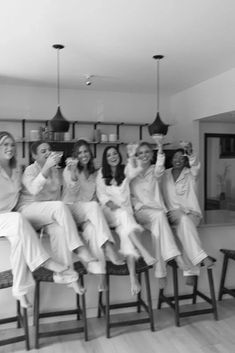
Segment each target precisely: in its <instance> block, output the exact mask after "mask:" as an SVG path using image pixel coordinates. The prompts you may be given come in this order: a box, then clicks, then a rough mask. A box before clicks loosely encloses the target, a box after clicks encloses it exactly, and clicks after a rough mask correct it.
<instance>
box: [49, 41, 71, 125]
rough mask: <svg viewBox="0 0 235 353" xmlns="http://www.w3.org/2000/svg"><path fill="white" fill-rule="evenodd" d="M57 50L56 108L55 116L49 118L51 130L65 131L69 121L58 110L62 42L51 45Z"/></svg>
mask: <svg viewBox="0 0 235 353" xmlns="http://www.w3.org/2000/svg"><path fill="white" fill-rule="evenodd" d="M52 47H53V48H54V49H56V50H57V100H58V108H57V111H56V114H55V116H54V117H53V118H52V119H51V120H50V126H51V130H52V131H54V132H67V131H68V130H69V122H68V121H67V120H66V119H65V117H64V116H63V114H62V113H61V110H60V65H59V51H60V50H61V49H63V48H64V46H63V45H62V44H54V45H53V46H52Z"/></svg>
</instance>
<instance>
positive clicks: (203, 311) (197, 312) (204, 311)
mask: <svg viewBox="0 0 235 353" xmlns="http://www.w3.org/2000/svg"><path fill="white" fill-rule="evenodd" d="M213 312H214V310H213V309H209V308H208V309H197V310H189V311H182V312H180V313H179V316H180V317H188V316H196V315H203V314H211V313H213Z"/></svg>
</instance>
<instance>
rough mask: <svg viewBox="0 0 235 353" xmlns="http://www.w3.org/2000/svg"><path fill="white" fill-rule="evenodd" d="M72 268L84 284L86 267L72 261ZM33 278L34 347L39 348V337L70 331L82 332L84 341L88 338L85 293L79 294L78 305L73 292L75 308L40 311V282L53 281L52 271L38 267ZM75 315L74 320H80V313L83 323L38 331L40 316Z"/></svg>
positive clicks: (63, 333) (69, 332)
mask: <svg viewBox="0 0 235 353" xmlns="http://www.w3.org/2000/svg"><path fill="white" fill-rule="evenodd" d="M74 270H75V271H76V272H77V273H78V275H79V277H80V280H81V284H82V285H84V280H83V276H84V275H85V274H87V271H86V269H85V268H84V266H83V265H82V263H81V262H79V261H78V262H76V263H74ZM34 279H35V282H36V287H35V297H34V325H35V348H36V349H38V348H39V338H41V337H51V336H59V335H65V334H71V333H79V332H84V338H85V341H87V340H88V333H87V318H86V302H85V293H84V294H83V295H81V301H82V307H81V306H80V298H79V295H78V294H76V293H75V296H76V308H75V309H71V310H57V311H50V312H43V313H40V283H41V282H46V283H53V282H54V280H53V272H52V271H50V270H48V269H46V268H43V267H40V268H39V269H37V270H36V271H35V272H34ZM74 314H75V315H76V320H80V315H81V316H82V319H83V325H82V326H80V327H76V328H69V329H60V330H50V331H46V332H45V331H44V332H41V331H40V323H39V321H40V318H46V317H55V316H63V315H74Z"/></svg>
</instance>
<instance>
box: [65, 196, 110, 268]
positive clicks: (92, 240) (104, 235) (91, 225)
mask: <svg viewBox="0 0 235 353" xmlns="http://www.w3.org/2000/svg"><path fill="white" fill-rule="evenodd" d="M68 207H69V208H70V210H71V212H72V215H73V217H74V219H75V221H76V223H77V224H78V225H79V224H82V223H84V222H85V223H86V224H85V227H84V230H83V238H84V240H85V241H86V243H87V245H88V247H89V250H90V251H91V253H92V254H93V255H94V256H95V257H96V258H97V259H98V260H99V261H97V270H99V273H105V272H106V258H105V253H104V248H103V245H104V244H105V243H106V242H107V241H110V242H112V243H114V240H113V237H112V234H111V231H110V229H109V226H108V224H107V221H106V219H105V216H104V214H103V212H102V209H101V207H100V205H99V204H98V202H96V201H89V202H75V203H73V204H68ZM94 264H95V263H94Z"/></svg>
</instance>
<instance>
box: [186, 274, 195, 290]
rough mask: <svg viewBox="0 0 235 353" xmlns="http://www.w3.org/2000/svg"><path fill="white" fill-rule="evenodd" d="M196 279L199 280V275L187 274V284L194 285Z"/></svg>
mask: <svg viewBox="0 0 235 353" xmlns="http://www.w3.org/2000/svg"><path fill="white" fill-rule="evenodd" d="M196 280H197V276H195V275H192V276H186V281H185V283H186V284H187V286H192V287H194V286H195V284H196Z"/></svg>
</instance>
